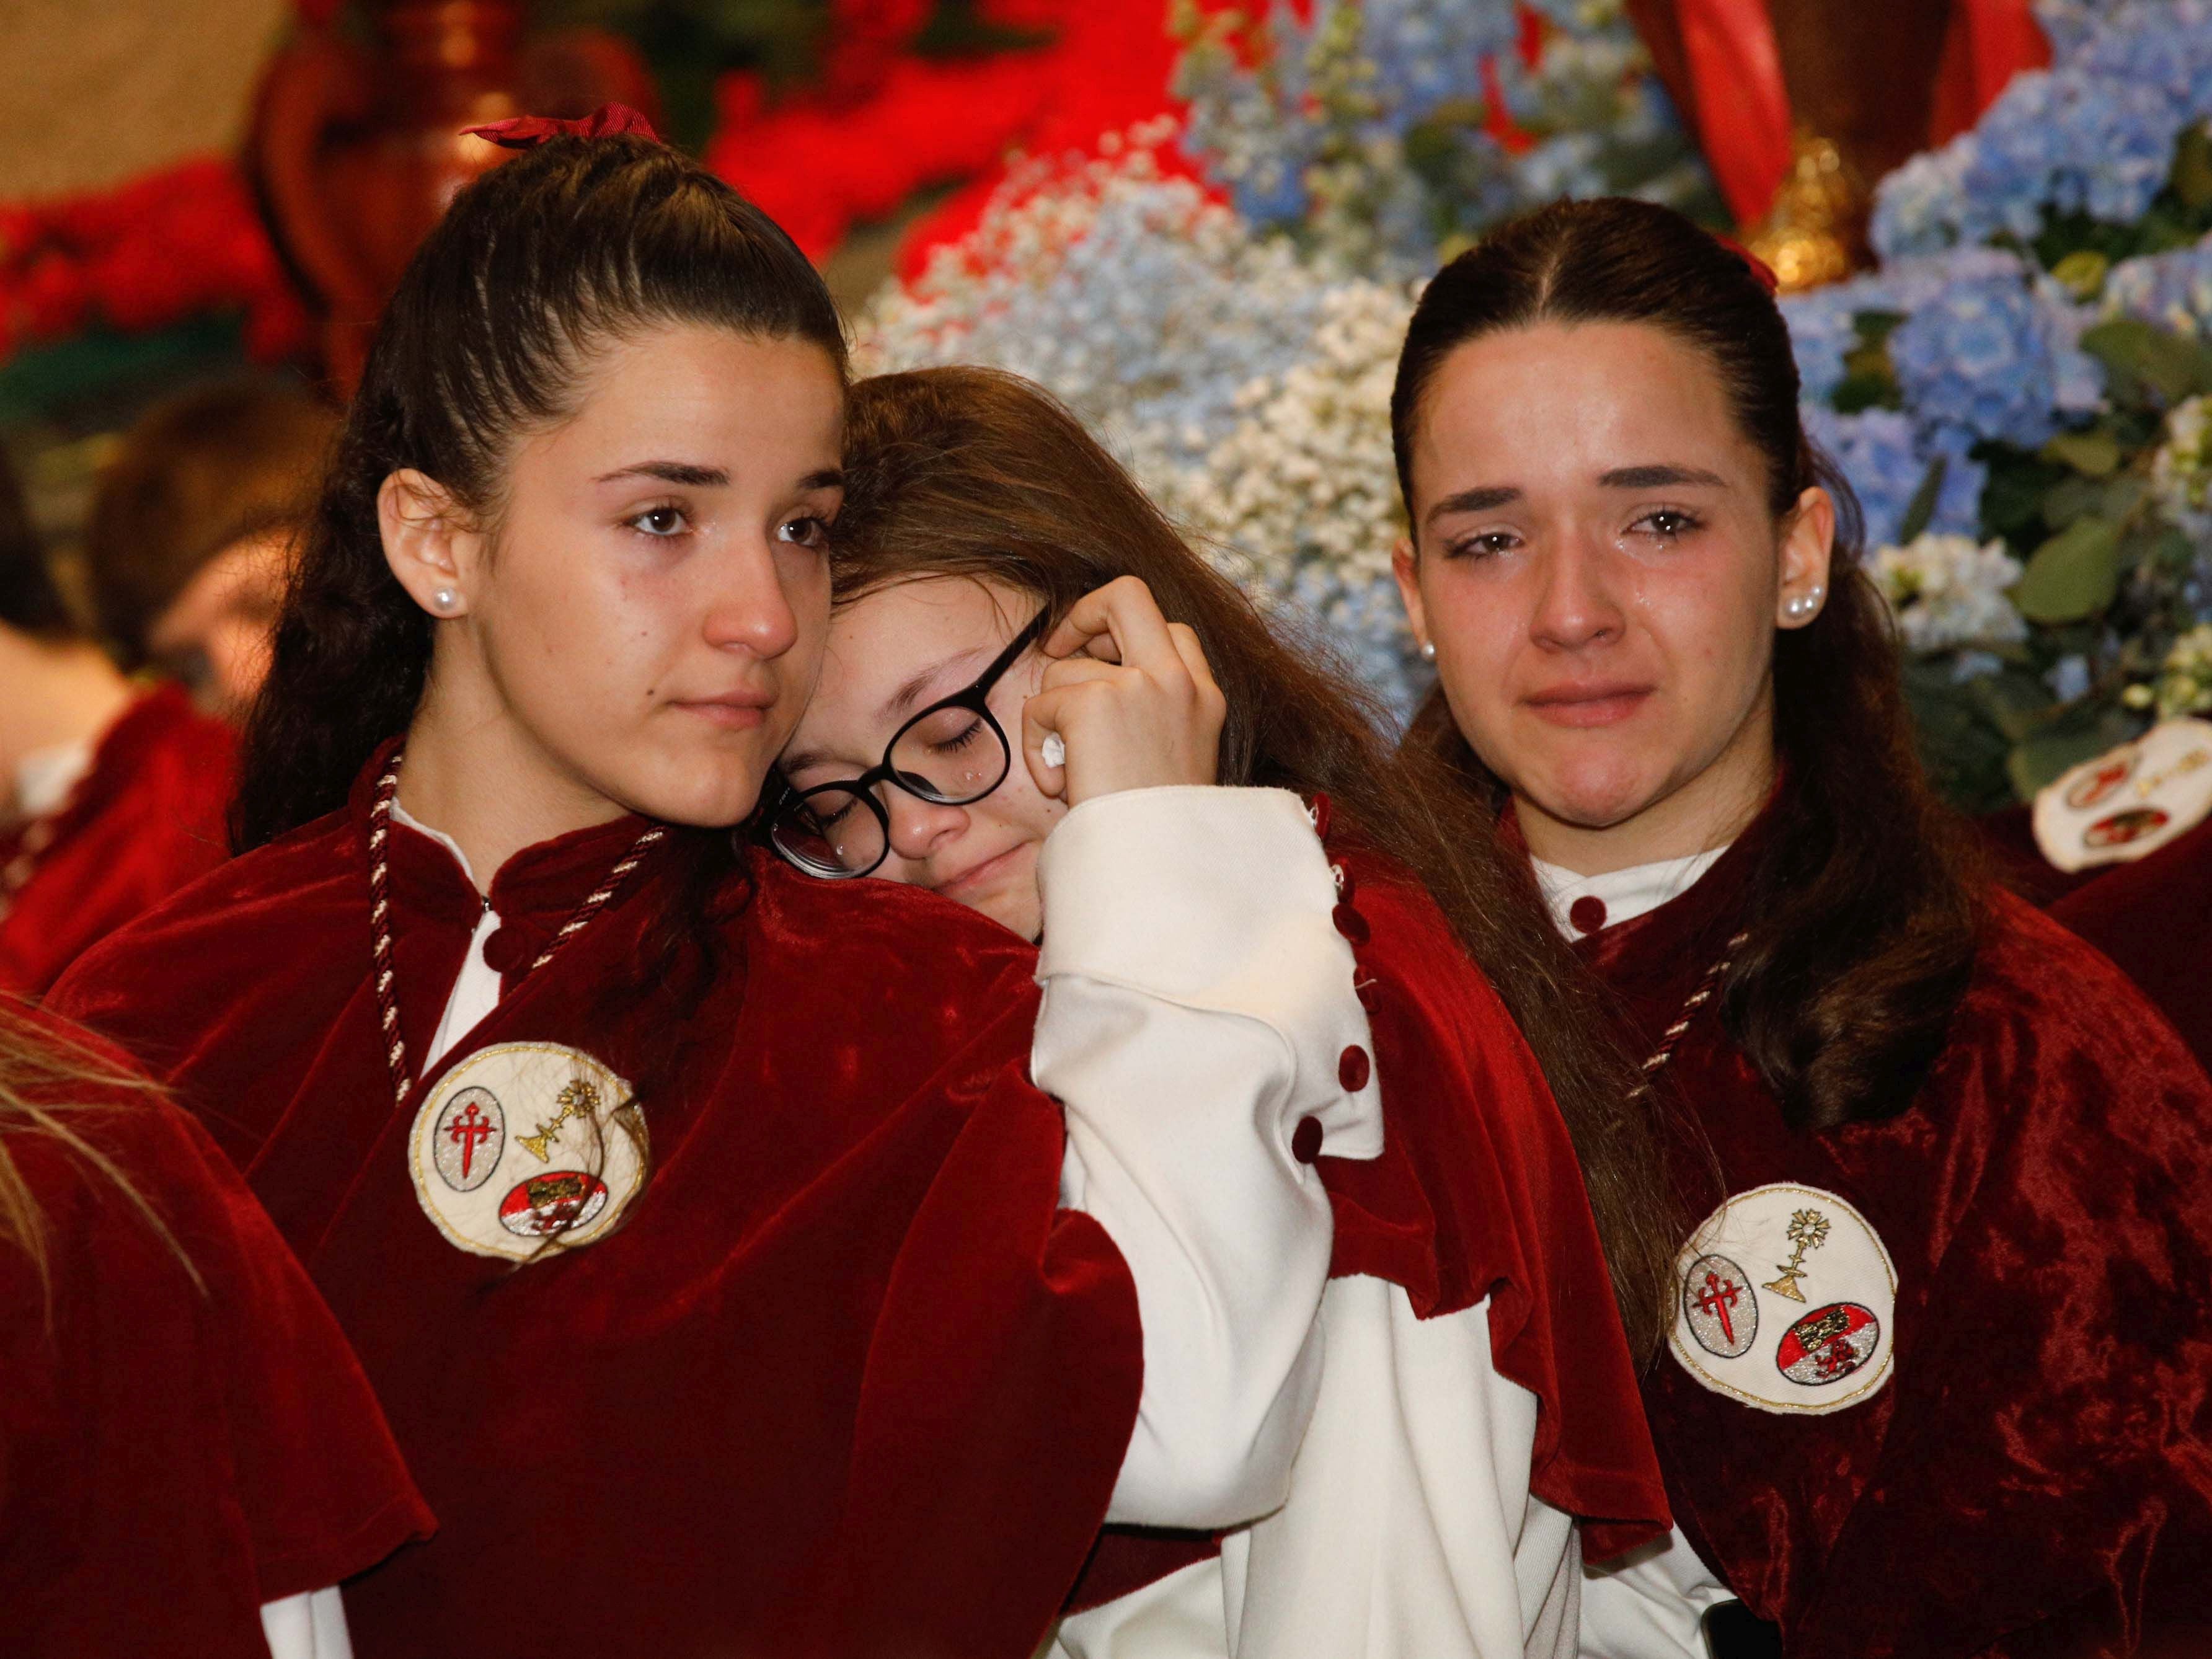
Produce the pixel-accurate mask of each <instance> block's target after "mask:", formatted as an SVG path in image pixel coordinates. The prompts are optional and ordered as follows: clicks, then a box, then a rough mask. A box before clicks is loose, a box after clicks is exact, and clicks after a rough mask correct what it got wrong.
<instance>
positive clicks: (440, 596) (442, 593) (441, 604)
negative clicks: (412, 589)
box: [430, 587, 461, 611]
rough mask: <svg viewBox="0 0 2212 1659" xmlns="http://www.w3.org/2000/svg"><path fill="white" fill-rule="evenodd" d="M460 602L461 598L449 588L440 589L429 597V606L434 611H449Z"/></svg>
mask: <svg viewBox="0 0 2212 1659" xmlns="http://www.w3.org/2000/svg"><path fill="white" fill-rule="evenodd" d="M460 602H461V596H460V595H459V593H456V592H454V591H453V589H452V588H450V587H441V588H440V589H439V590H438V591H437V592H435V593H433V594H431V595H430V605H431V608H432V609H433V610H436V611H451V610H452V609H453V607H454V606H455V605H459V603H460Z"/></svg>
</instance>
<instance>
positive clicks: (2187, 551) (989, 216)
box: [862, 0, 2212, 810]
mask: <svg viewBox="0 0 2212 1659" xmlns="http://www.w3.org/2000/svg"><path fill="white" fill-rule="evenodd" d="M2039 11H2040V14H2041V15H2042V19H2043V21H2044V24H2045V28H2046V30H2047V32H2048V33H2050V35H2051V40H2052V45H2053V51H2054V57H2053V62H2052V64H2051V68H2050V69H2049V70H2043V71H2037V72H2033V73H2028V74H2024V75H2021V76H2018V77H2016V78H2015V81H2014V82H2013V83H2012V84H2011V86H2010V87H2009V88H2008V89H2007V90H2006V92H2005V93H2004V94H2003V95H2002V97H2000V98H1999V99H1998V100H1996V103H1994V104H1993V105H1991V106H1990V108H1989V110H1988V111H1987V112H1984V116H1983V118H1982V119H1981V120H1980V122H1979V123H1978V125H1976V126H1975V127H1974V128H1973V129H1972V131H1968V132H1966V133H1965V134H1963V135H1961V136H1960V137H1959V138H1957V139H1955V140H1954V141H1953V142H1952V143H1949V144H1948V145H1946V146H1944V147H1943V148H1942V149H1939V150H1936V151H1933V152H1930V153H1929V154H1926V155H1922V156H1920V157H1918V158H1917V159H1916V160H1915V161H1911V163H1909V164H1908V165H1907V166H1906V167H1904V168H1901V169H1899V171H1898V172H1897V173H1893V175H1891V177H1890V178H1889V179H1887V180H1886V181H1885V182H1884V184H1883V185H1882V188H1881V191H1880V193H1879V196H1878V197H1877V202H1876V208H1875V220H1874V225H1873V240H1874V244H1875V250H1876V252H1877V253H1878V255H1879V258H1880V264H1879V265H1878V266H1877V268H1876V269H1875V270H1873V271H1872V272H1870V273H1868V274H1866V275H1863V276H1859V277H1857V278H1855V279H1853V280H1852V281H1850V282H1848V283H1842V284H1839V285H1837V286H1834V287H1831V288H1827V289H1816V290H1814V291H1812V292H1810V293H1808V294H1806V295H1801V296H1797V297H1795V298H1792V299H1790V300H1787V301H1785V302H1784V313H1785V315H1786V316H1787V318H1788V320H1789V323H1790V330H1791V333H1792V337H1793V339H1794V341H1795V343H1796V349H1797V355H1798V359H1799V365H1800V368H1801V372H1802V376H1803V381H1804V393H1805V398H1806V404H1807V416H1808V422H1809V424H1810V426H1811V428H1812V430H1813V432H1814V437H1815V439H1816V441H1819V442H1820V443H1821V444H1822V445H1823V447H1826V449H1827V450H1828V451H1829V453H1831V454H1832V456H1833V457H1834V458H1835V459H1837V461H1838V463H1839V465H1841V467H1842V468H1843V470H1844V473H1845V475H1846V476H1847V477H1849V478H1850V481H1851V483H1852V484H1853V485H1854V486H1855V488H1856V489H1857V493H1858V495H1860V497H1861V500H1862V501H1863V505H1864V507H1865V508H1866V515H1867V528H1868V557H1869V569H1870V570H1871V571H1872V572H1873V574H1875V577H1876V579H1877V580H1878V581H1879V582H1880V583H1881V586H1882V588H1883V590H1884V592H1886V594H1887V596H1888V597H1889V599H1890V600H1891V603H1892V605H1893V608H1894V610H1895V611H1896V613H1897V616H1898V619H1899V633H1900V637H1901V641H1902V643H1903V646H1904V647H1905V652H1906V673H1907V683H1908V690H1909V692H1910V695H1911V698H1912V702H1913V705H1914V708H1915V712H1916V714H1917V720H1918V724H1919V729H1920V732H1921V736H1922V740H1923V749H1924V750H1925V752H1926V754H1927V757H1928V759H1929V762H1930V763H1931V765H1932V766H1933V767H1934V768H1935V769H1936V774H1937V775H1938V777H1939V779H1940V780H1941V781H1942V785H1943V787H1945V789H1946V790H1947V791H1948V793H1950V794H1951V795H1952V797H1953V798H1954V799H1955V800H1957V801H1958V802H1959V803H1960V805H1964V806H1966V807H1969V808H1972V809H1974V810H1990V809H1992V808H1995V807H1997V806H2001V805H2005V804H2007V803H2008V802H2010V801H2012V800H2015V799H2024V798H2026V797H2027V795H2029V794H2031V793H2033V791H2034V790H2035V789H2036V788H2038V787H2040V786H2041V785H2042V784H2043V783H2045V782H2046V781H2049V780H2050V779H2051V778H2052V777H2054V776H2056V775H2057V774H2058V773H2059V772H2061V771H2063V769H2065V768H2066V767H2067V766H2069V765H2070V764H2072V763H2075V762H2076V761H2079V760H2081V759H2084V758H2086V757H2088V756H2090V755H2093V754H2094V753H2097V752H2099V751H2100V750H2103V749H2106V748H2108V747H2110V746H2112V744H2116V743H2118V742H2121V741H2124V740H2125V739H2126V738H2129V737H2131V736H2133V735H2135V734H2136V732H2139V731H2140V730H2141V729H2142V727H2143V726H2144V725H2145V724H2147V723H2148V720H2150V719H2152V718H2153V717H2154V716H2160V715H2166V714H2179V713H2185V712H2190V711H2192V710H2203V709H2205V708H2212V343H2208V342H2206V341H2205V340H2203V338H2202V332H2203V329H2204V327H2205V325H2206V323H2207V321H2208V319H2212V239H2208V236H2207V233H2208V232H2212V137H2208V133H2207V129H2206V125H2205V123H2206V119H2207V118H2208V117H2212V0H2118V3H2112V0H2107V3H2104V4H2084V3H2080V0H2048V3H2045V4H2044V5H2042V6H2041V7H2040V8H2039ZM1183 28H1184V38H1185V46H1184V50H1183V53H1182V60H1181V64H1180V66H1179V69H1178V71H1177V90H1178V92H1179V93H1180V94H1181V95H1182V97H1183V98H1184V99H1185V100H1187V112H1186V113H1185V115H1184V116H1182V118H1180V119H1179V120H1178V119H1176V118H1164V119H1163V120H1161V121H1160V122H1158V123H1154V124H1152V125H1150V126H1148V127H1146V128H1143V129H1139V130H1138V131H1135V132H1133V133H1131V134H1129V135H1127V137H1124V138H1122V139H1121V140H1119V141H1117V142H1109V143H1108V144H1107V145H1105V146H1104V147H1103V149H1101V150H1100V151H1098V152H1097V153H1096V154H1094V155H1087V156H1085V157H1081V158H1076V159H1069V158H1064V157H1061V158H1054V157H1046V158H1039V159H1037V160H1036V161H1032V162H1030V164H1028V165H1027V166H1026V167H1024V168H1021V169H1018V170H1017V171H1016V173H1014V174H1013V176H1012V177H1011V178H1010V179H1008V180H1007V182H1006V184H1005V185H1003V186H1002V187H1001V188H1000V191H999V192H998V194H997V196H996V197H995V198H994V200H993V202H992V204H990V206H989V207H988V209H987V210H986V211H985V213H984V215H983V217H982V220H981V223H980V224H979V225H978V227H977V228H976V229H975V231H974V232H973V233H972V234H969V236H968V237H967V238H966V239H964V240H962V241H960V242H957V243H956V244H953V245H951V246H945V247H943V248H940V249H939V251H938V252H937V253H936V254H935V256H934V257H933V260H932V261H931V263H930V264H929V266H928V268H927V270H925V271H924V272H923V273H922V274H921V276H920V277H919V278H918V279H916V280H915V281H914V282H912V283H908V284H907V285H905V286H903V287H901V288H896V289H892V290H890V291H889V292H887V293H886V294H884V295H882V296H880V297H879V298H878V301H877V302H876V303H875V305H874V306H873V307H872V308H871V310H870V312H869V313H868V315H867V317H866V319H865V321H864V325H863V330H862V333H863V354H864V359H865V360H866V361H867V362H869V363H871V364H872V366H873V367H878V368H889V367H908V366H915V365H919V364H924V363H930V362H956V361H969V362H975V361H981V362H993V363H997V364H1000V365H1001V366H1003V367H1006V368H1011V369H1013V370H1016V371H1017V372H1019V373H1021V374H1027V375H1030V376H1031V377H1032V378H1034V379H1036V380H1040V381H1042V383H1043V384H1045V385H1046V386H1049V387H1050V388H1051V389H1052V390H1054V392H1057V393H1058V394H1059V395H1060V397H1062V398H1065V399H1066V400H1067V401H1068V402H1069V403H1070V404H1072V405H1073V407H1074V408H1075V409H1076V410H1078V412H1079V413H1080V414H1081V415H1083V416H1085V418H1086V419H1087V420H1089V421H1090V422H1091V423H1092V424H1093V426H1094V428H1097V430H1099V431H1100V432H1101V433H1102V434H1103V435H1105V436H1106V437H1107V438H1108V440H1109V441H1110V442H1112V443H1113V444H1115V447H1117V449H1118V450H1119V452H1120V453H1121V454H1122V455H1123V457H1124V458H1125V459H1127V460H1128V461H1129V462H1130V464H1131V465H1133V467H1134V468H1135V470H1136V471H1137V473H1138V475H1139V477H1140V478H1141V479H1142V481H1143V482H1144V483H1145V484H1146V487H1147V488H1148V489H1151V490H1152V492H1153V493H1154V494H1155V495H1156V496H1157V497H1158V499H1160V500H1161V501H1163V503H1164V505H1166V506H1167V507H1169V509H1170V511H1171V512H1173V513H1176V514H1177V515H1178V516H1179V517H1180V518H1181V519H1182V520H1183V521H1184V522H1185V523H1186V524H1187V525H1188V526H1189V527H1190V528H1191V529H1192V530H1193V531H1194V532H1196V533H1197V534H1199V535H1200V537H1202V538H1206V542H1207V544H1209V546H1210V547H1211V548H1212V550H1213V552H1214V556H1216V557H1217V558H1218V561H1219V562H1220V563H1221V564H1222V566H1223V567H1224V568H1225V569H1227V570H1229V571H1230V572H1231V574H1234V575H1235V576H1236V577H1237V580H1240V581H1241V582H1242V583H1243V584H1244V586H1246V588H1247V589H1248V591H1249V592H1252V593H1253V594H1254V595H1255V598H1256V599H1259V600H1260V601H1261V604H1262V605H1263V606H1265V607H1267V608H1269V609H1271V610H1273V611H1275V612H1277V613H1278V614H1279V615H1280V616H1281V617H1283V618H1284V619H1285V621H1286V622H1289V623H1293V624H1296V625H1299V626H1303V627H1304V628H1306V629H1308V630H1309V631H1310V632H1316V633H1318V635H1320V637H1321V638H1322V640H1323V641H1324V642H1326V643H1327V644H1328V645H1329V646H1331V647H1334V649H1335V650H1337V651H1338V652H1339V653H1340V654H1341V655H1342V656H1344V657H1345V658H1346V659H1347V660H1348V661H1349V663H1350V664H1351V665H1352V667H1353V668H1354V670H1355V671H1358V673H1359V674H1361V675H1362V676H1363V677H1364V678H1365V679H1366V680H1367V681H1368V682H1369V683H1370V684H1372V685H1374V686H1375V687H1376V689H1377V690H1378V692H1379V693H1380V695H1381V696H1382V697H1383V699H1384V700H1385V702H1388V703H1389V705H1390V706H1391V707H1392V708H1395V710H1396V711H1397V712H1399V713H1400V714H1403V713H1404V712H1405V711H1406V710H1407V709H1408V708H1410V707H1411V705H1412V702H1413V700H1414V699H1415V698H1416V697H1417V696H1419V693H1420V691H1421V690H1424V689H1425V684H1426V679H1427V677H1426V675H1425V671H1424V670H1423V669H1422V666H1421V665H1420V664H1419V662H1418V661H1417V660H1416V659H1414V658H1413V654H1412V652H1411V649H1410V647H1411V641H1410V639H1409V638H1408V636H1407V633H1406V629H1405V626H1404V622H1403V618H1402V617H1401V613H1400V608H1399V605H1398V600H1397V597H1396V594H1395V590H1394V587H1393V585H1392V583H1391V581H1390V579H1389V550H1390V547H1391V544H1392V543H1393V541H1394V540H1395V538H1396V537H1397V536H1398V534H1399V533H1400V532H1401V527H1402V526H1401V518H1400V507H1399V504H1398V501H1397V487H1396V479H1395V473H1394V471H1393V470H1392V465H1391V458H1390V442H1389V386H1390V380H1391V375H1392V372H1393V369H1394V368H1395V356H1396V350H1397V346H1398V343H1399V341H1400V339H1401V337H1402V334H1403V330H1404V325H1405V321H1406V319H1407V315H1408V314H1409V313H1410V311H1411V308H1412V305H1413V299H1414V297H1415V296H1416V295H1417V293H1418V286H1417V284H1418V283H1419V280H1420V279H1421V278H1422V277H1424V276H1425V275H1426V274H1427V273H1428V272H1430V271H1431V270H1434V269H1435V268H1436V266H1437V264H1438V263H1440V262H1441V261H1442V260H1443V259H1446V258H1450V257H1451V256H1452V255H1453V254H1454V253H1455V252H1458V251H1459V250H1460V249H1461V248H1462V247H1464V246H1468V245H1469V244H1470V243H1471V242H1473V241H1474V240H1476V239H1478V238H1479V237H1480V234H1482V232H1483V231H1484V230H1485V229H1486V228H1487V227H1489V226H1490V225H1492V224H1495V223H1496V222H1498V221H1499V220H1501V219H1503V218H1504V217H1506V216H1510V215H1511V214H1513V213H1516V212H1518V211H1521V210H1525V209H1526V208H1528V207H1530V206H1534V205H1535V204H1540V203H1541V202H1545V201H1548V200H1552V199H1554V198H1556V197H1560V196H1576V197H1584V196H1593V195H1601V194H1607V193H1623V194H1633V195H1639V196H1644V197H1649V198H1651V199H1655V200H1660V201H1665V202H1668V203H1670V204H1674V205H1678V206H1680V207H1683V208H1684V209H1686V210H1688V211H1691V212H1692V213H1693V214H1696V215H1698V216H1701V217H1703V218H1705V219H1706V220H1708V221H1709V222H1712V223H1714V224H1715V225H1716V227H1719V226H1721V225H1722V224H1723V214H1722V212H1721V210H1720V206H1719V203H1718V200H1717V197H1716V195H1715V193H1714V191H1713V189H1712V186H1711V182H1710V180H1709V179H1708V178H1707V177H1706V175H1705V172H1704V169H1703V167H1702V166H1701V165H1700V164H1699V161H1697V159H1696V155H1695V150H1694V148H1693V146H1692V144H1691V143H1690V141H1689V139H1688V138H1687V137H1686V135H1685V134H1684V133H1683V131H1682V130H1681V127H1680V124H1679V122H1678V121H1677V119H1676V118H1675V116H1674V112H1673V111H1672V109H1671V108H1670V106H1668V101H1667V100H1666V97H1665V94H1663V92H1662V91H1661V89H1660V88H1659V87H1658V85H1657V83H1656V80H1655V79H1654V78H1653V76H1652V75H1651V73H1650V65H1649V63H1648V60H1647V59H1646V58H1645V57H1644V52H1643V49H1642V47H1641V46H1640V44H1639V43H1638V40H1637V38H1636V36H1635V34H1634V32H1633V31H1632V29H1631V28H1630V27H1629V26H1628V24H1627V22H1626V20H1625V18H1624V17H1623V16H1622V15H1621V13H1620V9H1619V6H1618V4H1617V0H1581V3H1577V0H1545V3H1543V4H1541V5H1540V6H1534V7H1531V6H1527V5H1522V6H1518V7H1516V6H1515V5H1513V4H1512V3H1510V0H1364V3H1360V0H1314V3H1313V4H1312V5H1311V6H1310V8H1297V9H1294V8H1293V7H1291V5H1289V4H1288V3H1285V0H1276V3H1273V5H1271V6H1266V7H1261V6H1259V5H1254V6H1249V7H1246V8H1243V9H1232V10H1231V11H1230V12H1228V13H1220V12H1218V11H1217V12H1215V13H1214V14H1213V15H1211V16H1209V17H1206V18H1200V16H1199V15H1197V14H1196V13H1195V12H1194V13H1193V14H1192V15H1189V16H1188V17H1187V18H1186V19H1185V20H1184V23H1183Z"/></svg>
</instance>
